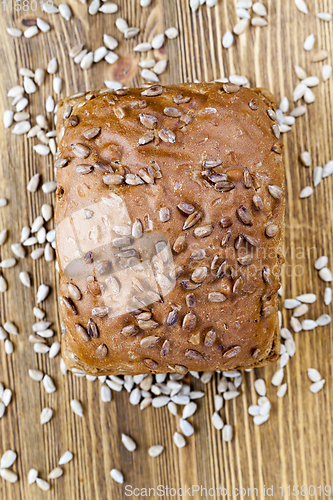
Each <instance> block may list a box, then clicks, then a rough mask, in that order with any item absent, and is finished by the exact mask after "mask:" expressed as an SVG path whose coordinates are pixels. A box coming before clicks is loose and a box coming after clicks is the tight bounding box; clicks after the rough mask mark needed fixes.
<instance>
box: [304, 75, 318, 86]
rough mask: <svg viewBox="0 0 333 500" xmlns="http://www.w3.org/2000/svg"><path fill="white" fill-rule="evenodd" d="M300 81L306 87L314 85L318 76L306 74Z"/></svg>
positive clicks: (316, 83)
mask: <svg viewBox="0 0 333 500" xmlns="http://www.w3.org/2000/svg"><path fill="white" fill-rule="evenodd" d="M302 83H303V84H304V85H306V86H307V87H315V86H316V85H318V84H319V78H318V77H317V76H308V77H307V78H305V79H304V80H303V81H302Z"/></svg>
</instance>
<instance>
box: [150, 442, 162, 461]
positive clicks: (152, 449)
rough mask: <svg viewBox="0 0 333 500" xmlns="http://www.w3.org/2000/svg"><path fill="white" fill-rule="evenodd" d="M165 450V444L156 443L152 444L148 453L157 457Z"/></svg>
mask: <svg viewBox="0 0 333 500" xmlns="http://www.w3.org/2000/svg"><path fill="white" fill-rule="evenodd" d="M163 450H164V446H162V445H159V444H156V445H154V446H151V447H150V448H149V450H148V454H149V456H150V457H153V458H156V457H158V456H159V455H161V453H162V452H163Z"/></svg>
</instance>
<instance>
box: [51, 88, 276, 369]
mask: <svg viewBox="0 0 333 500" xmlns="http://www.w3.org/2000/svg"><path fill="white" fill-rule="evenodd" d="M57 131H58V141H59V153H58V156H57V159H56V163H55V166H56V169H57V183H58V188H57V205H56V214H55V217H56V247H57V258H58V262H59V267H60V288H59V290H60V297H59V306H60V310H61V316H62V321H63V323H62V355H63V359H64V361H65V363H66V365H67V366H68V368H70V369H71V370H74V371H83V372H85V373H87V374H93V375H109V374H140V373H150V372H153V373H164V372H177V373H179V374H185V373H186V372H187V371H192V370H193V371H206V370H234V369H237V368H251V367H258V366H262V365H265V364H267V363H269V362H271V361H275V360H276V359H277V357H278V353H279V348H280V346H279V324H278V312H277V307H278V289H279V286H280V285H279V277H280V267H281V263H282V261H283V257H282V249H281V244H282V240H283V223H284V172H283V164H282V155H281V153H282V145H281V143H280V142H279V135H280V133H279V127H278V125H277V123H276V116H275V111H274V98H273V96H272V95H271V94H270V93H269V92H268V91H266V90H264V89H248V88H239V87H238V86H237V85H234V84H232V83H224V84H222V83H191V84H182V85H174V86H166V87H162V86H160V85H154V86H152V87H149V88H146V89H126V90H125V89H122V90H119V91H115V92H113V91H109V90H103V91H92V92H88V93H82V94H77V95H75V96H72V97H69V98H66V99H64V100H63V101H61V102H60V104H59V107H58V112H57Z"/></svg>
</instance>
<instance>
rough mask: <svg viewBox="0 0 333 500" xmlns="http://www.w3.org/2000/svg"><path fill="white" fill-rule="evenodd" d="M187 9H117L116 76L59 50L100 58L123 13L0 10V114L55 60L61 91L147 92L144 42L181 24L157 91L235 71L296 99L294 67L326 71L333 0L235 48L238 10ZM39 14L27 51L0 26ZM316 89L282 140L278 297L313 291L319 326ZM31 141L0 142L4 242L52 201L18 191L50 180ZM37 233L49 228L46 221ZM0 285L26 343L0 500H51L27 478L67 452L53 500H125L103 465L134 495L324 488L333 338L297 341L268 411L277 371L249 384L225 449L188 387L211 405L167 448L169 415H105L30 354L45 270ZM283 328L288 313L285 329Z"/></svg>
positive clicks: (332, 244) (180, 5) (232, 416)
mask: <svg viewBox="0 0 333 500" xmlns="http://www.w3.org/2000/svg"><path fill="white" fill-rule="evenodd" d="M188 3H189V2H188V1H187V0H153V2H152V7H151V8H146V9H142V8H139V7H138V1H137V0H123V1H122V2H119V4H120V9H119V16H122V17H125V18H126V19H127V20H128V22H129V24H130V25H131V26H138V27H140V28H141V33H140V35H139V36H138V37H136V38H134V39H131V40H129V41H126V42H123V41H122V42H121V43H120V46H119V48H118V49H117V50H116V52H117V53H119V54H120V55H121V56H122V57H121V58H120V59H119V62H118V63H117V64H115V65H114V66H109V65H107V64H106V63H104V62H101V63H99V64H97V65H95V66H93V68H92V69H91V70H89V71H82V70H81V69H80V68H79V67H78V66H76V65H75V64H74V63H73V61H72V60H71V59H70V58H69V57H68V48H69V47H72V46H74V45H75V44H76V43H78V42H80V41H82V42H84V43H85V45H86V48H87V49H88V50H91V49H96V48H97V47H99V46H100V45H102V34H103V33H104V32H106V33H109V34H111V35H114V36H115V37H116V38H117V39H120V38H121V37H120V34H119V32H118V31H117V29H116V28H115V26H114V20H115V19H116V17H117V16H118V14H117V15H100V14H98V15H97V16H94V17H92V16H89V15H88V14H87V9H86V6H83V5H81V3H80V2H76V1H74V0H73V1H71V2H70V5H71V7H72V9H73V12H74V17H73V18H72V20H71V21H70V22H69V23H68V22H66V21H65V20H63V19H62V18H61V17H60V16H59V15H47V14H45V13H41V9H40V6H38V11H37V12H32V11H31V10H30V11H28V12H26V13H25V12H22V11H21V12H11V11H10V5H9V4H6V9H5V11H4V12H2V16H1V17H0V27H1V33H2V35H1V43H2V56H3V57H2V71H1V80H2V81H1V83H2V85H1V88H2V92H1V93H0V113H1V114H2V113H3V111H4V110H5V109H8V107H9V106H10V99H8V98H7V97H6V91H7V90H8V89H9V88H10V87H12V86H13V85H15V84H16V83H17V81H18V80H20V78H19V75H18V68H20V67H29V68H32V69H36V68H37V67H44V68H45V67H46V65H47V62H48V60H49V59H50V58H51V57H54V56H57V58H58V60H59V65H60V71H59V75H60V76H61V77H62V78H64V82H65V84H64V89H63V94H62V95H65V94H69V93H73V92H76V91H80V90H85V89H87V88H100V87H102V86H103V82H104V80H106V79H108V80H112V79H120V80H121V82H122V83H123V84H124V85H140V84H141V83H142V80H141V77H140V76H139V71H138V66H137V64H138V62H139V61H140V59H142V58H143V57H145V56H142V57H141V56H140V55H139V54H134V53H133V51H132V49H133V47H134V46H135V45H136V44H137V43H138V42H139V41H146V40H148V39H149V40H150V39H151V38H152V37H153V36H154V35H155V34H157V33H159V32H161V31H162V30H164V29H166V28H167V27H169V26H177V27H178V28H179V32H180V36H179V37H178V38H177V39H176V40H173V41H169V40H168V41H167V42H166V44H165V48H162V49H160V50H159V51H154V55H155V57H156V58H157V59H159V58H163V57H165V56H167V57H168V60H169V63H168V70H167V72H166V73H165V74H164V75H162V77H161V81H162V83H176V82H181V81H186V80H190V81H191V80H194V79H196V78H197V79H199V80H210V79H214V78H220V77H224V76H228V75H230V74H233V73H237V74H244V75H246V76H247V77H248V78H249V80H250V83H251V84H252V85H258V86H266V87H268V88H269V89H271V90H272V91H273V92H274V93H275V94H276V96H277V98H278V99H280V98H282V97H283V96H284V95H287V96H288V97H289V98H291V96H292V90H293V88H294V86H295V85H296V84H297V82H298V81H297V78H296V76H295V74H294V71H293V65H294V64H299V65H301V66H303V67H305V68H306V69H307V71H308V73H309V74H311V73H314V74H319V73H320V67H321V65H322V63H311V57H312V56H311V53H307V52H305V51H304V50H303V48H302V45H303V42H304V39H305V38H306V36H307V35H308V34H309V33H315V34H316V37H317V41H316V47H317V48H327V49H328V50H330V48H331V40H332V35H333V33H332V31H333V26H332V23H324V22H322V21H320V20H319V19H318V18H316V16H315V13H316V12H321V11H332V3H331V2H330V1H329V0H314V1H313V2H309V1H308V5H309V8H310V10H311V14H309V15H308V16H305V15H303V14H301V13H300V12H298V11H297V10H296V7H295V5H294V2H292V1H290V2H285V1H283V0H276V2H267V4H268V9H269V18H268V19H269V24H268V26H267V27H265V28H253V27H251V28H248V29H247V30H246V32H245V33H244V34H243V35H241V36H240V37H238V38H237V37H236V39H235V43H234V45H233V46H232V48H230V49H229V50H225V49H223V48H222V45H221V38H222V36H223V34H224V33H225V31H226V30H227V29H231V28H232V26H233V25H234V24H235V22H236V21H237V17H236V11H235V5H236V0H235V1H228V2H227V1H222V0H220V1H219V2H218V5H217V6H216V7H215V8H213V9H208V8H207V7H206V6H204V7H201V8H200V9H199V10H198V11H197V13H195V14H192V13H191V12H190V8H189V5H188ZM37 15H38V16H40V17H42V18H43V19H47V20H48V21H49V22H50V24H51V25H52V29H51V31H50V32H49V33H47V34H39V35H38V36H37V37H34V38H32V39H30V40H26V39H24V38H21V39H20V40H15V39H12V38H11V37H9V36H7V34H6V33H5V29H6V27H7V26H11V25H13V26H17V27H20V28H22V27H23V25H22V22H23V20H27V19H33V18H35V17H36V16H37ZM21 80H22V78H21ZM314 92H315V95H316V101H315V103H314V104H312V105H310V106H309V107H308V112H307V114H306V115H305V116H304V117H302V118H299V119H297V125H296V126H295V127H294V128H293V130H292V131H291V132H290V133H289V134H287V135H285V136H284V137H283V142H284V145H285V153H284V158H285V166H286V182H287V197H288V205H287V213H286V237H285V249H286V259H287V266H286V267H285V269H284V276H283V285H284V292H285V296H286V297H289V296H290V297H291V296H295V295H297V294H300V293H304V292H307V291H313V292H314V293H316V294H317V296H318V297H319V300H318V302H317V303H316V304H314V305H313V306H311V317H313V318H316V317H317V316H319V315H320V314H322V312H323V306H322V299H323V292H324V288H325V286H324V284H323V283H322V282H321V281H320V280H319V279H318V277H317V272H316V271H315V270H314V269H313V262H314V260H315V257H316V254H317V255H318V256H319V255H321V254H326V255H332V254H333V230H332V213H333V197H332V189H333V176H332V177H330V178H328V179H326V180H325V181H324V182H322V184H321V185H320V186H319V187H318V188H317V189H316V191H315V194H314V195H313V196H312V197H311V198H310V199H308V200H300V199H299V197H298V196H299V192H300V190H301V189H302V188H303V187H304V186H305V185H308V184H311V170H312V169H306V168H304V167H302V166H301V165H300V163H299V160H298V155H299V153H300V152H301V151H302V150H304V149H308V150H309V151H310V152H311V154H312V157H313V161H314V165H323V164H324V163H326V162H327V161H328V160H329V159H332V158H333V145H332V136H333V124H332V118H331V110H332V108H333V80H332V79H331V80H330V81H328V82H326V83H321V84H320V87H319V88H318V89H314ZM50 93H52V85H51V78H50V77H47V79H46V82H45V83H44V84H43V86H42V87H41V88H40V90H39V91H38V93H36V94H34V95H32V96H31V102H32V104H33V105H32V107H31V112H32V114H33V121H34V120H35V114H37V110H38V109H40V110H42V109H43V105H44V102H45V99H46V97H47V96H48V95H49V94H50ZM49 118H51V117H49ZM33 144H35V140H31V139H30V140H28V139H27V138H22V137H15V136H13V135H11V134H10V132H9V131H4V130H3V129H2V130H1V134H0V146H1V152H2V156H1V162H0V169H1V179H2V182H1V188H0V196H5V197H7V198H8V199H9V200H10V203H9V205H8V207H6V208H2V209H1V210H0V229H2V228H5V227H7V228H8V229H9V243H13V242H15V241H18V240H19V237H20V230H21V227H22V226H23V225H27V224H30V223H31V222H32V220H33V219H34V218H35V217H36V216H37V215H38V214H39V211H40V207H41V205H42V204H43V203H46V202H48V201H50V200H51V199H52V200H53V199H54V196H53V195H45V194H43V192H42V191H41V190H40V189H39V191H38V192H37V193H35V194H30V193H28V192H27V190H26V184H27V181H28V180H29V178H30V177H31V176H32V175H33V174H35V173H36V172H39V173H40V174H41V175H42V182H45V181H46V180H49V179H52V176H53V172H52V166H51V165H52V163H51V159H50V158H47V159H44V158H41V157H37V156H36V155H35V154H34V153H33V150H32V146H33ZM47 227H48V228H51V223H48V224H47ZM10 254H11V252H10V245H9V244H7V245H4V246H2V247H0V258H1V260H2V259H4V258H6V257H9V256H10ZM296 266H297V267H296ZM21 270H29V271H30V272H31V273H32V278H33V287H32V290H28V289H27V288H25V287H23V286H21V285H20V283H19V281H18V272H19V271H21ZM291 271H292V272H291ZM295 272H296V273H299V274H300V275H299V276H297V275H296V274H295ZM3 274H4V275H5V277H6V279H7V280H8V282H9V290H8V292H7V293H6V294H1V297H0V307H1V309H0V313H1V322H2V323H4V322H5V321H6V320H12V321H14V322H15V323H16V324H17V326H18V328H19V331H20V335H19V337H18V338H14V339H13V342H14V344H15V352H14V354H13V355H12V356H8V355H6V354H5V352H4V346H3V345H2V346H1V349H0V381H1V382H3V383H4V385H5V386H6V387H10V388H11V389H12V390H13V392H14V395H13V401H12V403H11V404H10V405H9V407H8V409H7V410H6V414H5V416H4V417H3V418H2V419H1V421H0V453H2V452H3V451H4V450H6V449H9V448H12V449H15V450H16V451H17V452H18V455H19V458H18V461H17V463H16V464H15V466H14V470H17V471H18V474H19V476H20V480H19V481H18V482H17V483H16V484H14V485H10V484H8V483H5V482H4V481H3V480H0V497H1V498H6V499H8V500H18V499H22V500H23V499H24V500H39V499H42V498H45V493H43V492H42V491H40V490H38V489H37V487H36V485H32V486H28V484H27V479H26V477H27V473H28V471H29V469H30V468H31V467H35V468H37V469H38V471H39V473H40V476H41V477H43V478H46V477H47V474H48V472H49V471H50V470H51V469H52V468H53V467H55V466H56V464H57V462H58V460H59V457H60V456H61V455H62V453H63V452H64V451H65V450H67V449H70V450H71V451H73V453H74V456H75V458H74V460H73V461H72V462H71V463H70V464H68V465H66V466H64V469H65V474H64V476H63V477H62V478H61V479H59V480H57V481H53V482H52V489H51V491H50V492H49V493H48V498H50V499H52V500H53V499H54V500H58V499H59V500H60V499H63V498H68V499H69V498H70V499H73V500H74V499H80V500H83V499H89V500H90V499H91V498H96V499H102V498H103V499H105V500H110V499H115V498H117V499H118V498H124V487H122V486H119V485H117V484H116V483H114V482H113V481H112V479H111V478H110V475H109V472H110V470H111V468H113V467H117V468H119V469H120V470H122V471H123V473H124V475H125V482H126V484H131V485H133V486H135V487H137V488H144V487H146V488H148V487H157V486H158V485H159V484H161V485H168V486H169V487H174V488H180V487H181V486H185V485H187V486H190V485H192V484H198V485H202V486H203V487H206V488H217V487H219V486H223V487H225V488H227V489H228V491H229V492H230V491H231V490H232V488H246V489H248V488H257V489H258V492H259V493H258V496H257V498H263V491H264V485H265V486H266V488H267V487H268V486H272V485H273V487H274V498H279V494H280V491H279V490H278V488H279V486H283V487H284V488H285V491H286V488H287V486H288V485H289V484H290V485H293V484H298V485H302V484H304V485H307V486H310V485H314V486H315V488H316V494H315V495H314V496H311V497H310V496H309V495H305V496H303V498H322V497H320V496H319V490H318V488H317V487H319V486H320V485H321V486H322V487H324V485H325V484H330V481H331V483H332V478H333V445H332V443H333V424H332V416H333V403H332V399H333V393H332V387H333V373H332V359H333V331H332V327H330V326H328V327H325V328H320V329H318V331H317V332H316V333H313V332H304V333H302V334H296V335H295V341H296V346H297V352H296V355H295V357H294V358H293V359H292V361H291V362H290V365H288V366H287V368H286V373H285V381H287V382H288V394H287V396H286V397H285V398H284V400H278V399H277V398H276V396H275V389H274V388H273V387H272V386H271V385H270V383H269V381H270V378H271V376H272V374H273V373H274V370H275V369H276V367H268V368H265V369H260V370H256V371H255V373H254V372H252V373H249V374H246V375H245V383H244V384H243V386H242V395H241V396H240V397H239V398H237V399H236V400H235V401H232V402H229V403H228V404H227V405H226V407H225V408H224V409H223V410H222V416H223V419H224V421H225V422H227V423H231V424H232V425H234V426H235V438H234V440H233V441H232V442H231V443H224V442H223V441H222V439H221V433H220V432H218V431H216V430H215V429H214V428H213V427H212V425H211V415H212V413H213V411H214V407H213V397H214V394H215V393H216V377H214V379H213V382H211V383H210V384H208V385H207V386H204V387H203V386H202V384H201V383H200V382H198V381H193V386H194V387H195V388H196V389H198V390H202V389H203V390H205V392H206V397H205V398H204V399H203V400H200V401H199V403H198V404H199V411H198V412H197V414H196V415H195V416H194V418H192V419H191V421H192V422H193V425H194V427H195V431H196V432H195V437H191V438H188V439H187V442H188V445H187V446H186V447H185V448H184V449H182V450H178V449H177V448H176V447H175V446H174V445H173V443H172V435H173V433H174V431H175V430H177V422H176V420H175V419H174V417H172V415H171V414H170V413H169V412H168V411H167V409H165V408H164V409H158V410H153V409H151V408H148V409H146V410H144V411H140V410H139V409H138V407H133V406H131V405H130V404H129V402H128V396H127V395H126V394H123V393H121V394H114V395H113V401H112V402H111V403H110V404H104V403H101V402H100V396H99V390H100V383H99V382H86V381H85V380H82V379H80V378H77V377H73V376H72V375H69V374H67V375H66V376H63V375H62V374H61V373H60V371H59V358H56V359H55V360H49V359H48V357H47V356H43V355H36V354H35V353H34V352H33V350H32V348H31V346H30V344H29V343H28V335H29V333H30V325H31V324H32V323H33V322H34V317H33V315H32V313H31V310H32V307H33V305H35V296H36V292H37V288H38V285H39V284H40V283H42V282H45V283H46V284H48V285H50V286H51V287H52V292H51V295H50V298H49V299H48V300H47V301H46V302H45V304H43V308H44V309H45V310H46V312H47V317H48V318H51V319H52V320H53V321H54V322H55V328H56V329H57V330H58V325H57V323H56V321H57V319H56V318H57V306H56V300H55V297H56V289H57V281H56V280H57V276H56V272H55V271H54V270H53V266H52V265H46V264H45V263H44V262H43V261H42V260H41V261H37V262H34V263H32V262H31V259H30V257H29V258H27V259H26V260H24V261H22V262H21V261H20V262H19V265H18V266H17V267H16V268H14V269H8V270H5V271H4V273H3ZM32 291H33V293H32ZM288 316H289V315H288V314H285V313H284V319H285V321H286V320H287V317H288ZM310 366H313V367H316V368H318V369H319V370H320V371H321V373H322V375H323V377H324V378H325V379H326V386H325V389H324V391H322V392H320V393H319V394H317V395H312V394H311V393H310V391H309V385H310V382H309V380H308V379H307V376H306V369H307V367H310ZM37 367H38V368H40V369H42V370H43V371H45V372H47V373H48V374H50V376H51V377H52V378H53V379H54V380H55V382H56V385H57V388H58V390H57V392H55V393H54V394H51V395H49V394H46V393H45V391H44V390H43V389H42V388H40V387H39V384H38V383H35V382H33V381H32V380H30V379H29V377H28V376H27V372H28V369H29V368H37ZM259 376H262V377H263V378H264V379H265V380H266V381H267V383H268V396H269V398H270V399H271V401H272V411H271V417H270V419H269V421H268V422H267V423H265V424H264V425H263V426H262V427H259V428H258V427H254V425H253V423H252V419H251V417H250V416H249V415H248V413H247V408H248V406H249V405H250V404H253V403H255V401H256V395H255V393H254V389H253V381H254V380H255V378H257V377H259ZM73 397H76V398H78V399H80V400H81V401H82V403H83V407H84V418H83V419H80V418H79V417H77V416H75V415H74V414H73V413H72V411H71V410H70V408H69V401H70V400H71V399H72V398H73ZM45 406H50V407H51V408H53V409H54V411H55V413H54V418H53V419H52V421H51V422H50V423H48V424H47V425H45V426H43V427H41V426H40V424H39V415H40V412H41V410H42V408H44V407H45ZM178 430H179V429H178ZM122 432H124V433H125V434H130V435H132V436H133V438H134V439H135V440H136V441H137V443H138V449H137V451H136V452H135V453H133V454H130V453H129V452H127V451H126V450H125V449H124V447H123V446H122V445H121V444H120V435H121V433H122ZM157 443H161V444H163V445H165V451H164V452H163V454H162V455H161V456H160V457H159V458H157V459H152V458H150V457H148V455H147V449H148V447H149V446H151V445H153V444H157ZM331 485H332V484H331ZM332 487H333V485H332ZM207 495H208V494H207ZM196 497H197V498H200V497H199V496H198V495H197V496H196ZM207 497H208V496H207ZM152 498H153V496H152ZM176 498H177V497H176ZM178 498H179V495H178ZM247 498H251V499H252V498H255V495H254V494H251V492H250V493H249V495H248V496H247Z"/></svg>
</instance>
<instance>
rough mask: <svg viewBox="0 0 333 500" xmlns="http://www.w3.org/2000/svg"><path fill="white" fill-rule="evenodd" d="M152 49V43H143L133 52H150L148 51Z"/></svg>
mask: <svg viewBox="0 0 333 500" xmlns="http://www.w3.org/2000/svg"><path fill="white" fill-rule="evenodd" d="M151 49H152V46H151V43H149V42H143V43H139V44H138V45H136V46H135V47H134V49H133V50H134V52H148V50H151Z"/></svg>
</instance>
